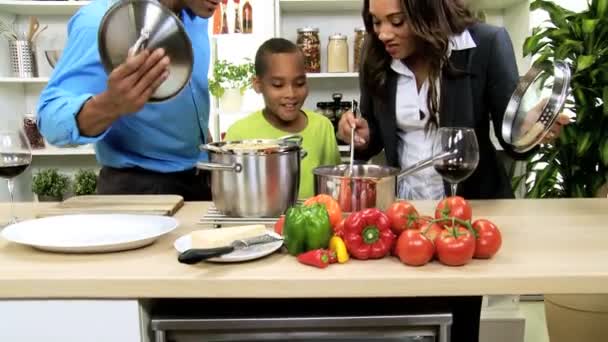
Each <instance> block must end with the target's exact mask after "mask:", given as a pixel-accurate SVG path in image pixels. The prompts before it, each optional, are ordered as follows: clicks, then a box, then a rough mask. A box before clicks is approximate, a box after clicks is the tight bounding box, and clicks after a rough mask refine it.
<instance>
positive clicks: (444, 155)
mask: <svg viewBox="0 0 608 342" xmlns="http://www.w3.org/2000/svg"><path fill="white" fill-rule="evenodd" d="M456 154H457V153H456V152H445V153H442V154H440V155H437V156H433V157H430V158H427V159H424V160H421V161H419V162H418V163H416V164H414V165H412V166H410V167H408V168H405V169H403V170H401V172H399V174H398V175H397V180H398V181H400V180H401V179H403V177H405V176H409V175H411V174H412V173H415V172H418V171H420V170H422V169H426V168H427V167H429V166H433V163H434V162H435V161H437V160H443V159H449V158H452V157H454V156H456Z"/></svg>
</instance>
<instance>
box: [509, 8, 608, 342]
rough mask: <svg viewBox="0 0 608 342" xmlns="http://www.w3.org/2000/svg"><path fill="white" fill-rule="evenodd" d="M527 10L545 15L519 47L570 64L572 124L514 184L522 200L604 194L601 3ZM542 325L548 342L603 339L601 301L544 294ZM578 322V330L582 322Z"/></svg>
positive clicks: (606, 69)
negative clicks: (575, 9) (571, 8)
mask: <svg viewBox="0 0 608 342" xmlns="http://www.w3.org/2000/svg"><path fill="white" fill-rule="evenodd" d="M530 9H531V10H536V9H540V10H543V11H545V12H547V13H548V14H549V17H550V20H549V21H548V22H547V24H546V25H543V26H541V27H538V28H535V29H534V30H533V32H532V36H530V37H528V39H527V40H526V42H525V43H524V54H525V55H531V56H534V57H535V58H536V61H535V63H537V64H538V65H540V66H542V67H543V68H545V69H547V70H548V69H550V68H552V62H553V61H554V60H556V59H557V60H562V61H565V62H567V63H569V64H570V66H571V71H572V81H571V88H572V96H571V99H570V100H569V101H568V103H567V104H566V107H567V108H568V109H570V110H571V111H572V112H574V113H575V115H576V122H573V123H571V124H569V125H567V126H566V127H564V129H563V131H562V134H561V135H560V137H559V139H558V140H557V141H556V142H555V143H553V144H547V145H542V146H541V147H540V149H539V150H538V151H537V153H535V154H534V155H533V156H531V157H530V159H529V160H528V163H527V165H526V173H525V174H524V175H523V176H521V177H516V178H515V179H514V181H515V182H514V183H515V184H514V185H515V186H516V187H517V186H518V185H519V184H522V182H523V184H525V186H524V187H525V193H526V197H534V198H550V197H593V196H603V197H606V191H607V185H606V183H607V181H608V135H607V134H606V132H608V0H591V1H589V7H588V9H587V10H585V11H582V12H579V13H576V12H572V11H569V10H566V9H564V8H562V7H560V6H558V5H556V4H555V3H553V2H551V1H544V0H535V1H533V2H532V3H531V5H530ZM545 312H546V317H547V328H548V331H549V336H550V339H551V341H552V342H561V341H572V340H577V341H596V340H602V339H604V338H605V336H608V325H606V324H605V323H606V320H605V318H606V317H607V316H608V296H605V295H586V296H582V295H546V296H545ZM583 322H584V325H583V324H582V323H583Z"/></svg>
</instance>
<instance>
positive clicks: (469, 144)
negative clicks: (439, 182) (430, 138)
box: [433, 127, 479, 196]
mask: <svg viewBox="0 0 608 342" xmlns="http://www.w3.org/2000/svg"><path fill="white" fill-rule="evenodd" d="M446 154H449V157H447V158H442V159H438V160H436V161H435V162H434V163H433V166H434V167H435V170H436V171H437V173H439V174H440V175H441V177H443V179H444V180H445V181H446V182H448V183H450V190H451V193H452V194H451V195H452V196H456V190H457V189H458V183H460V182H462V181H464V180H465V179H467V178H469V176H470V175H471V174H472V173H473V171H475V169H476V168H477V164H478V163H479V145H478V144H477V136H476V135H475V131H474V130H473V129H472V128H462V127H441V128H439V129H438V131H437V135H436V136H435V141H434V144H433V155H434V156H439V155H446Z"/></svg>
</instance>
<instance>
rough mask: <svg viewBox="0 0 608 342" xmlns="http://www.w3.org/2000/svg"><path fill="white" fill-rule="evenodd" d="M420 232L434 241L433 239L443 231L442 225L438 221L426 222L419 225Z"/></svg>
mask: <svg viewBox="0 0 608 342" xmlns="http://www.w3.org/2000/svg"><path fill="white" fill-rule="evenodd" d="M420 232H421V233H422V234H424V235H425V236H426V237H427V238H429V240H431V241H433V243H435V240H437V238H438V237H439V235H440V234H441V233H442V232H443V227H442V226H441V225H439V223H430V222H426V223H423V224H422V226H420Z"/></svg>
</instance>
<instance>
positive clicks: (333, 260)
mask: <svg viewBox="0 0 608 342" xmlns="http://www.w3.org/2000/svg"><path fill="white" fill-rule="evenodd" d="M327 257H328V258H329V263H330V264H336V263H338V255H337V254H336V252H334V251H330V250H328V251H327Z"/></svg>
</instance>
